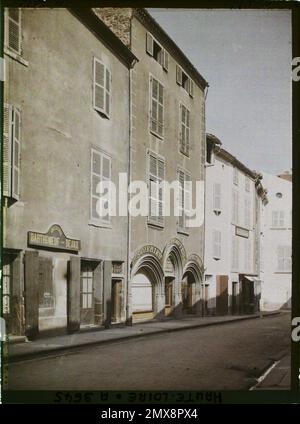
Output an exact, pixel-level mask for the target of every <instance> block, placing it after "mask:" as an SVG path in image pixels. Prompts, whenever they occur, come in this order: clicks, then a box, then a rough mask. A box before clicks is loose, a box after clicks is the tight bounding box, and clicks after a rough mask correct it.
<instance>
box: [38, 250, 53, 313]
mask: <svg viewBox="0 0 300 424" xmlns="http://www.w3.org/2000/svg"><path fill="white" fill-rule="evenodd" d="M52 270H53V264H52V258H43V257H39V308H54V306H55V301H54V290H53V275H52Z"/></svg>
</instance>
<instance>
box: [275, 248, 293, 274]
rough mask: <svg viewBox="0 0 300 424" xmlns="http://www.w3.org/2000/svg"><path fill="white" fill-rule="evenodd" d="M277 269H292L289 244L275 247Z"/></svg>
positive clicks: (285, 270)
mask: <svg viewBox="0 0 300 424" xmlns="http://www.w3.org/2000/svg"><path fill="white" fill-rule="evenodd" d="M277 271H278V272H291V271H292V248H291V246H278V248H277Z"/></svg>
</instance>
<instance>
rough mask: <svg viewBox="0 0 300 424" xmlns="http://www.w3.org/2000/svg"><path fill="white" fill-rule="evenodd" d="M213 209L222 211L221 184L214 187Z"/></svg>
mask: <svg viewBox="0 0 300 424" xmlns="http://www.w3.org/2000/svg"><path fill="white" fill-rule="evenodd" d="M213 209H214V211H217V212H220V211H221V184H220V183H215V184H214V186H213Z"/></svg>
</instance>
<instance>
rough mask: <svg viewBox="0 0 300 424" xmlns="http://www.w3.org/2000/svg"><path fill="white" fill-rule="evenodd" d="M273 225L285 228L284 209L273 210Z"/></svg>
mask: <svg viewBox="0 0 300 424" xmlns="http://www.w3.org/2000/svg"><path fill="white" fill-rule="evenodd" d="M272 227H273V228H283V227H284V211H273V212H272Z"/></svg>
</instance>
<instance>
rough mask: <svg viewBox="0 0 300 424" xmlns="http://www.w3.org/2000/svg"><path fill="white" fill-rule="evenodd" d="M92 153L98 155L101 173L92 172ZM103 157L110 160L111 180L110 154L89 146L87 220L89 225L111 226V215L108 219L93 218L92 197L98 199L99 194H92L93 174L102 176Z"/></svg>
mask: <svg viewBox="0 0 300 424" xmlns="http://www.w3.org/2000/svg"><path fill="white" fill-rule="evenodd" d="M94 153H96V154H98V155H100V167H101V174H97V173H95V172H93V154H94ZM103 157H105V158H106V159H108V160H109V162H110V165H109V171H110V181H112V157H111V155H110V154H108V153H107V152H105V151H103V150H102V149H100V148H97V147H95V146H91V147H90V213H89V215H90V220H89V225H93V226H96V227H103V228H112V217H111V216H109V219H108V220H105V219H103V217H99V218H95V217H94V216H93V198H98V199H99V196H96V195H94V194H93V176H94V175H95V176H97V177H98V178H99V177H100V181H102V178H103V168H102V163H103ZM105 180H106V181H107V180H109V178H106V177H105ZM100 181H99V182H100Z"/></svg>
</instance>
